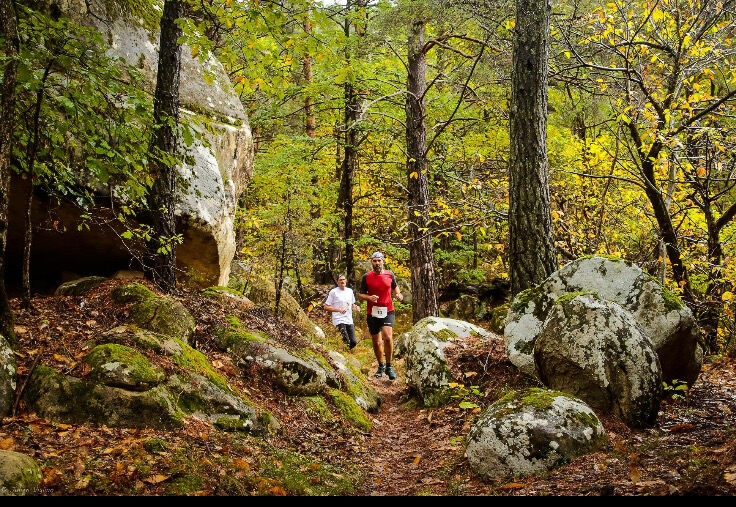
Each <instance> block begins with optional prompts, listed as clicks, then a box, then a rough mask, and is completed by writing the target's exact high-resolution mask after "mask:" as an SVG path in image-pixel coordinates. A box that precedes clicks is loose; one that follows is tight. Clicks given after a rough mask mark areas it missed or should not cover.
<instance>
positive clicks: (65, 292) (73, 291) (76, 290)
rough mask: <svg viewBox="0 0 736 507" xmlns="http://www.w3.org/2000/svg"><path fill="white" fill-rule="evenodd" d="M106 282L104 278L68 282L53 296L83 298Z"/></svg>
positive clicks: (89, 277) (93, 277)
mask: <svg viewBox="0 0 736 507" xmlns="http://www.w3.org/2000/svg"><path fill="white" fill-rule="evenodd" d="M105 281H107V278H105V277H104V276H87V277H85V278H78V279H76V280H72V281H70V282H66V283H63V284H61V285H59V287H58V288H57V289H56V291H55V292H54V296H83V295H84V294H86V293H87V292H89V291H91V290H92V289H94V288H95V287H98V286H99V285H100V284H102V283H103V282H105Z"/></svg>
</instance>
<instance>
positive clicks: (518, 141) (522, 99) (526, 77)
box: [509, 0, 557, 295]
mask: <svg viewBox="0 0 736 507" xmlns="http://www.w3.org/2000/svg"><path fill="white" fill-rule="evenodd" d="M550 11H551V5H550V4H549V3H547V1H546V0H516V27H515V29H514V52H513V72H512V76H511V103H510V107H509V116H510V139H511V146H510V153H509V250H510V252H509V269H510V278H511V293H512V294H513V295H516V294H518V293H519V292H521V291H522V290H524V289H527V288H530V287H533V286H535V285H537V284H538V283H540V282H541V281H542V280H544V279H545V278H546V277H547V276H549V275H550V274H551V273H552V272H554V271H555V270H556V269H557V255H556V253H555V241H554V231H553V229H552V215H551V209H550V195H549V164H548V161H547V69H548V67H547V58H548V53H549V19H550Z"/></svg>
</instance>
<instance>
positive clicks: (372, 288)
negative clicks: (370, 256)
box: [360, 269, 396, 315]
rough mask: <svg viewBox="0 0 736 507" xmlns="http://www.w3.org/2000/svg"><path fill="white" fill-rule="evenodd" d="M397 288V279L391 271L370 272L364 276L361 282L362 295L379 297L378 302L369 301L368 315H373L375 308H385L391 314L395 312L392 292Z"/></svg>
mask: <svg viewBox="0 0 736 507" xmlns="http://www.w3.org/2000/svg"><path fill="white" fill-rule="evenodd" d="M394 288H396V277H395V276H394V274H393V273H392V272H391V271H389V270H387V269H386V270H384V271H383V273H381V274H380V275H379V274H376V272H375V271H369V272H368V273H366V274H365V275H363V279H362V280H361V281H360V293H361V294H368V295H369V296H378V302H377V303H375V304H374V303H372V302H370V301H368V309H367V310H366V312H367V315H370V314H371V309H372V308H373V307H374V306H385V307H387V308H388V311H389V312H392V311H393V310H394V302H393V301H392V300H391V290H392V289H394Z"/></svg>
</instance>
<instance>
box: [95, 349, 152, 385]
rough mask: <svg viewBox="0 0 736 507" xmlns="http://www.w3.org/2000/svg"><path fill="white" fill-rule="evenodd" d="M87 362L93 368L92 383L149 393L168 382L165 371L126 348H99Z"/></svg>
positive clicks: (138, 353)
mask: <svg viewBox="0 0 736 507" xmlns="http://www.w3.org/2000/svg"><path fill="white" fill-rule="evenodd" d="M85 362H86V363H87V364H89V365H90V367H91V368H92V370H91V371H90V373H89V378H90V379H91V380H93V381H96V382H101V383H103V384H105V385H107V386H111V387H122V388H124V389H129V390H131V391H147V390H148V389H151V388H152V387H155V386H157V385H158V384H160V383H161V382H162V381H163V380H164V379H165V378H166V375H165V374H164V372H163V370H162V369H161V368H158V367H157V366H154V365H153V364H151V362H150V361H149V360H148V359H147V358H146V356H144V355H143V354H141V353H140V352H136V351H135V350H133V349H131V348H130V347H126V346H125V345H117V344H113V343H107V344H104V345H98V346H97V347H95V348H94V349H92V350H91V351H90V353H89V354H87V357H86V358H85Z"/></svg>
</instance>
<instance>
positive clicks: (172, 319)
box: [130, 296, 196, 343]
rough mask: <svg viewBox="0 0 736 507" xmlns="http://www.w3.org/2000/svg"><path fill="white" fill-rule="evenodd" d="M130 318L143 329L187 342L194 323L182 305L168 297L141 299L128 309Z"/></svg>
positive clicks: (194, 325) (192, 332)
mask: <svg viewBox="0 0 736 507" xmlns="http://www.w3.org/2000/svg"><path fill="white" fill-rule="evenodd" d="M130 318H131V319H132V320H133V322H134V323H135V324H137V325H138V326H139V327H142V328H144V329H148V330H150V331H154V332H156V333H160V334H163V335H167V336H173V337H176V338H179V339H181V340H182V341H184V342H185V343H188V342H189V337H190V336H192V335H193V334H194V329H195V327H196V323H195V322H194V318H193V317H192V316H191V315H190V314H189V312H188V311H187V309H186V308H184V305H182V304H181V303H180V302H178V301H177V300H175V299H173V298H170V297H168V296H160V297H153V298H147V299H143V300H141V301H139V302H137V303H134V304H133V306H132V307H131V308H130Z"/></svg>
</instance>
